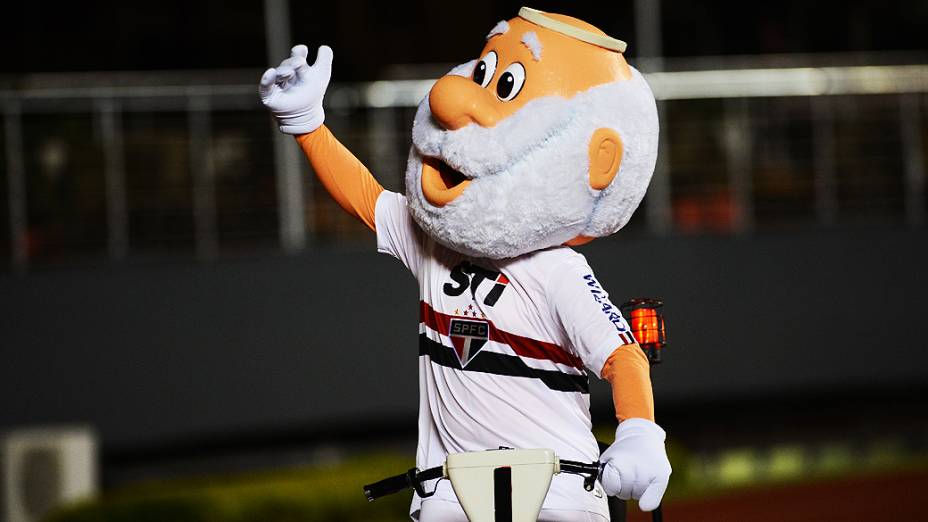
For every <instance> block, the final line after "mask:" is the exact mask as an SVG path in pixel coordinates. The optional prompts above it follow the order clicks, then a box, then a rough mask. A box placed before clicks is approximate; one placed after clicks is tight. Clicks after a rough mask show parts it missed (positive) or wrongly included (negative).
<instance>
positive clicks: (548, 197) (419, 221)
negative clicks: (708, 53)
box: [260, 8, 671, 522]
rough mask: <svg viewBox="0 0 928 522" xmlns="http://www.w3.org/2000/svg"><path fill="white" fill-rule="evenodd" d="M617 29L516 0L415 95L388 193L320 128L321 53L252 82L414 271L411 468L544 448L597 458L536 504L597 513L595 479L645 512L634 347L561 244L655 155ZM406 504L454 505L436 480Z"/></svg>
mask: <svg viewBox="0 0 928 522" xmlns="http://www.w3.org/2000/svg"><path fill="white" fill-rule="evenodd" d="M624 50H625V43H624V42H622V41H620V40H616V39H614V38H610V37H609V36H607V35H606V34H605V33H604V32H603V31H601V30H599V29H597V28H596V27H594V26H592V25H590V24H588V23H586V22H583V21H581V20H578V19H576V18H572V17H569V16H565V15H560V14H553V13H544V12H541V11H536V10H533V9H528V8H523V9H522V10H520V12H519V15H518V16H517V17H515V18H513V19H511V20H508V21H501V22H499V23H498V24H497V25H496V26H495V27H493V29H492V30H491V31H490V33H489V34H488V35H487V39H486V46H485V47H484V48H483V50H482V51H481V53H480V55H479V58H478V59H476V60H472V61H469V62H467V63H464V64H462V65H460V66H458V67H455V68H454V69H452V70H451V71H450V72H449V73H448V74H447V75H445V76H443V77H442V78H440V79H439V80H438V81H437V83H435V85H434V87H432V89H431V91H430V92H429V94H428V96H427V97H426V98H425V99H423V100H422V102H421V103H420V104H419V107H418V111H417V113H416V116H415V122H414V125H413V130H412V147H411V148H410V151H409V160H408V164H407V169H406V194H405V195H402V194H398V193H394V192H389V191H386V190H384V189H383V187H381V186H380V184H379V183H378V182H377V181H376V180H375V179H374V177H373V176H372V175H371V174H370V172H369V171H368V169H367V168H366V167H365V166H364V165H363V164H362V163H361V162H360V161H358V160H357V159H356V158H355V157H354V156H353V155H352V154H351V152H349V151H348V150H347V149H346V148H345V147H344V146H343V145H342V144H341V143H339V142H338V141H337V140H336V138H335V137H334V136H333V135H332V133H331V132H330V131H329V130H328V129H327V128H326V127H325V125H323V121H324V113H323V105H322V100H323V95H324V94H325V91H326V88H327V86H328V84H329V79H330V76H331V70H332V56H333V55H332V50H331V49H330V48H329V47H326V46H321V47H319V49H318V52H317V55H316V59H315V63H314V64H313V65H311V66H310V65H309V64H308V63H307V61H306V57H307V54H308V53H307V48H306V46H303V45H298V46H296V47H294V48H293V50H292V54H291V56H290V58H288V59H286V60H284V61H283V62H282V63H281V64H280V66H278V67H277V68H273V69H268V70H267V71H266V72H265V73H264V75H263V76H262V78H261V84H260V95H261V100H262V102H263V103H264V105H265V106H267V107H268V108H269V109H270V111H271V112H272V113H273V114H274V116H275V118H276V119H277V122H278V124H279V127H280V130H281V131H282V132H284V133H287V134H292V135H294V136H295V138H296V141H297V142H298V143H299V146H300V147H301V148H302V150H303V151H304V153H305V154H306V157H307V158H308V160H309V162H310V163H311V164H312V167H313V170H314V171H315V173H316V175H317V176H318V178H319V180H320V181H321V182H322V184H323V185H324V186H325V188H326V190H327V191H328V192H329V194H331V196H332V197H333V198H334V199H335V200H336V201H337V202H338V204H339V205H340V206H341V207H343V208H344V209H345V211H347V212H349V213H350V214H352V215H353V216H355V217H357V218H358V219H360V220H361V221H362V222H363V223H364V224H365V225H367V226H368V227H370V229H371V230H373V231H374V232H376V235H377V249H378V251H380V252H383V253H386V254H390V255H391V256H393V257H395V258H397V259H398V260H399V261H400V262H402V263H403V265H405V266H406V267H407V268H408V269H409V270H410V271H411V272H412V273H413V275H415V277H416V280H417V281H418V284H419V296H420V302H419V305H420V324H419V333H420V336H419V363H418V364H419V386H420V388H419V389H420V402H419V436H418V450H417V455H416V465H417V466H418V467H419V468H420V469H424V468H429V467H434V466H440V465H441V464H442V462H444V459H445V457H446V456H447V455H448V454H449V453H457V452H464V451H480V450H485V449H496V448H499V447H501V446H504V447H513V448H550V449H553V450H554V451H555V452H556V453H557V454H558V455H559V456H561V457H562V458H566V459H573V460H579V461H584V462H590V461H595V460H597V459H598V460H600V461H601V462H602V463H604V468H603V472H602V474H601V476H600V481H601V482H600V484H597V485H596V487H595V488H593V491H589V492H588V491H585V490H584V488H583V487H582V485H581V483H582V478H581V477H578V476H575V475H565V474H561V475H556V476H555V477H554V479H553V481H552V483H551V488H550V490H549V492H548V496H547V498H546V500H545V503H544V507H543V509H542V511H541V515H540V518H539V520H557V521H573V520H608V516H609V515H608V507H607V502H606V498H605V496H604V493H605V494H608V495H614V496H618V497H620V498H623V499H629V498H633V499H639V506H640V508H641V509H643V510H653V509H654V508H655V507H657V506H658V504H659V503H660V500H661V497H662V496H663V494H664V491H665V490H666V487H667V481H668V478H669V476H670V472H671V468H670V463H669V462H668V460H667V456H666V452H665V448H664V436H665V434H664V431H663V430H662V429H661V428H660V427H659V426H658V425H657V424H655V422H654V405H653V396H652V391H651V382H650V377H649V365H648V360H647V358H646V356H645V355H644V354H643V352H642V350H641V349H640V348H639V346H638V344H637V343H636V341H635V338H634V337H633V335H632V333H631V331H630V328H629V325H628V323H627V322H626V320H625V319H624V318H623V317H622V315H621V313H620V312H619V310H618V307H616V306H615V305H613V304H612V303H611V302H610V300H609V297H608V294H607V293H606V290H605V289H604V288H603V286H602V285H601V284H600V283H599V281H598V280H597V279H596V277H595V276H594V275H593V271H592V269H591V268H590V267H589V265H588V264H587V262H586V259H585V258H584V256H583V255H581V254H579V253H577V252H576V251H574V250H573V249H572V248H571V246H574V245H579V244H582V243H585V242H588V241H591V240H592V239H594V238H597V237H603V236H607V235H610V234H612V233H614V232H616V231H618V230H619V229H620V228H622V227H623V226H624V225H625V224H626V222H628V220H629V218H630V217H631V215H632V213H633V212H634V210H635V208H636V207H637V206H638V204H639V202H640V201H641V199H642V197H643V196H644V193H645V190H646V189H647V186H648V182H649V181H650V178H651V174H652V173H653V170H654V164H655V161H656V158H657V142H658V123H657V122H658V119H657V110H656V105H655V101H654V97H653V95H652V93H651V90H650V88H649V87H648V85H647V83H646V82H645V80H644V79H643V77H642V76H641V74H640V73H639V72H638V71H637V70H635V69H634V68H632V67H630V66H629V65H628V63H626V61H625V58H624V56H623V54H622V53H623V52H624ZM587 369H589V370H590V371H592V372H594V373H595V374H596V375H597V376H600V377H602V378H603V379H606V380H607V381H609V383H611V385H612V395H613V401H614V403H615V408H616V417H617V419H618V421H619V423H618V428H617V430H616V437H615V442H614V443H613V444H612V445H611V446H610V447H609V449H608V450H606V451H605V452H603V454H602V455H600V453H599V449H598V446H597V442H596V440H595V438H594V437H593V435H592V433H591V431H590V430H591V422H590V412H589V404H590V401H589V389H588V380H587ZM410 514H411V516H412V517H413V519H418V520H422V521H426V522H430V521H435V520H442V521H445V520H466V518H465V515H464V512H463V511H462V509H461V507H460V505H459V504H458V502H457V499H456V497H455V495H454V492H453V490H452V489H451V487H450V486H449V484H448V482H447V481H440V482H439V483H438V486H437V491H436V494H435V495H434V496H430V497H428V498H426V499H422V498H419V497H418V495H414V496H413V502H412V507H411V511H410Z"/></svg>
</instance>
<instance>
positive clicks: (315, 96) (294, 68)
mask: <svg viewBox="0 0 928 522" xmlns="http://www.w3.org/2000/svg"><path fill="white" fill-rule="evenodd" d="M307 54H309V50H308V49H307V48H306V46H305V45H297V46H295V47H294V48H293V49H291V51H290V58H287V59H286V60H284V61H282V62H280V65H278V66H277V68H272V69H268V70H267V71H265V72H264V75H263V76H261V85H260V87H259V88H258V92H259V93H260V94H261V103H263V104H264V105H265V107H267V108H268V109H270V110H271V112H273V113H274V117H275V118H277V124H278V125H279V127H280V131H281V132H284V133H287V134H306V133H308V132H312V131H314V130H316V129H318V128H319V126H321V125H322V122H323V121H324V120H325V112H323V110H322V96H323V95H324V94H325V90H326V88H327V87H328V86H329V79H330V78H331V77H332V49H331V48H330V47H329V46H327V45H323V46H320V47H319V50H318V51H316V62H315V63H314V64H313V65H312V66H310V65H309V64H307V63H306V56H307Z"/></svg>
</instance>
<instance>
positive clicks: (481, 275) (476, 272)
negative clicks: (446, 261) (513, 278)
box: [442, 261, 509, 306]
mask: <svg viewBox="0 0 928 522" xmlns="http://www.w3.org/2000/svg"><path fill="white" fill-rule="evenodd" d="M450 276H451V282H450V283H445V284H444V286H442V290H443V291H444V292H445V295H450V296H452V297H456V296H459V295H461V294H463V293H464V292H465V291H467V289H468V288H469V289H470V296H471V298H474V299H476V293H477V288H479V287H480V285H481V284H482V283H483V282H484V281H489V282H490V284H492V285H493V288H492V289H490V292H489V293H488V294H487V296H486V297H485V298H484V299H483V304H485V305H487V306H493V305H495V304H496V302H497V301H499V298H500V296H501V295H503V290H505V289H506V287H507V286H508V285H509V279H508V278H507V277H506V276H505V275H503V274H501V273H499V272H496V271H494V270H490V269H487V268H483V267H482V266H477V265H475V264H472V263H470V262H469V261H461V262H460V263H458V264H457V266H455V267H454V268H452V269H451V274H450Z"/></svg>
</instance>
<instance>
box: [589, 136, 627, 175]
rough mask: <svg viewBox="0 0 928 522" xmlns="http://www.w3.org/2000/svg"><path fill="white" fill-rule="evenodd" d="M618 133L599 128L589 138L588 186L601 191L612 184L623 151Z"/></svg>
mask: <svg viewBox="0 0 928 522" xmlns="http://www.w3.org/2000/svg"><path fill="white" fill-rule="evenodd" d="M624 147H625V146H624V145H623V144H622V138H621V137H619V133H618V132H616V131H614V130H612V129H610V128H608V127H600V128H598V129H596V132H594V133H593V137H592V138H590V186H591V187H593V188H594V189H595V190H602V189H604V188H606V187H608V186H609V184H610V183H612V180H613V178H615V174H616V173H617V172H618V171H619V165H620V164H621V163H622V151H623V149H624Z"/></svg>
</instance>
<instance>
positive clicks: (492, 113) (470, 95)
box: [429, 75, 502, 130]
mask: <svg viewBox="0 0 928 522" xmlns="http://www.w3.org/2000/svg"><path fill="white" fill-rule="evenodd" d="M495 102H496V98H495V97H494V96H493V95H492V94H491V93H490V91H488V90H486V89H484V88H483V87H481V86H479V85H477V84H476V83H474V81H473V80H471V79H470V78H465V77H463V76H453V75H448V76H443V77H442V78H441V79H439V80H438V81H437V82H435V85H433V86H432V90H431V91H429V107H430V108H431V109H432V115H434V116H435V118H436V119H437V120H438V122H439V123H441V125H442V127H444V128H446V129H448V130H457V129H460V128H461V127H464V126H467V125H470V124H471V123H476V124H477V125H480V126H481V127H492V126H494V125H496V124H497V123H498V122H499V120H500V119H502V115H501V114H500V113H499V111H498V110H497V109H496V107H494V106H493V105H494V103H495Z"/></svg>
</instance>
